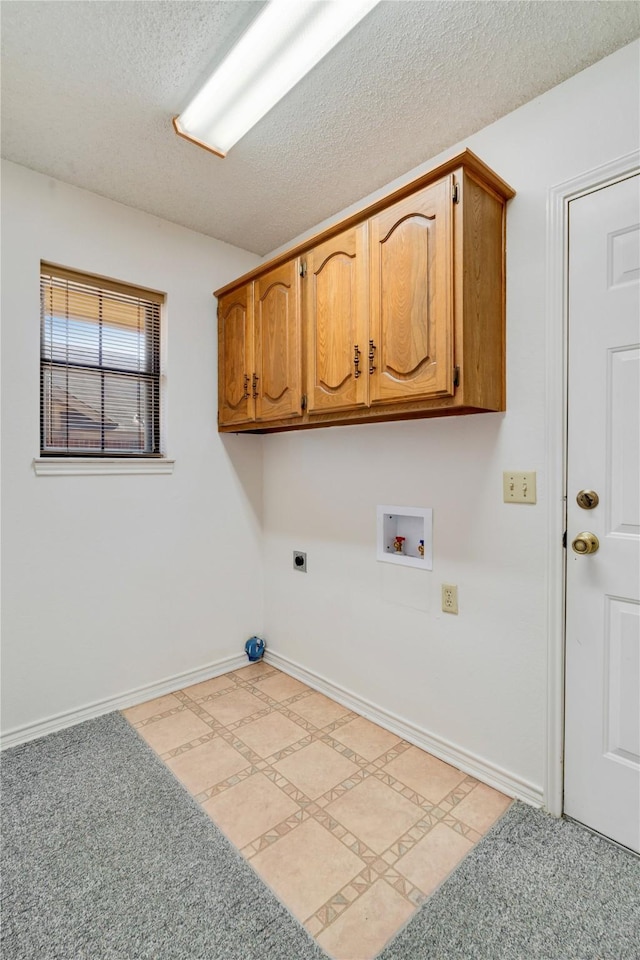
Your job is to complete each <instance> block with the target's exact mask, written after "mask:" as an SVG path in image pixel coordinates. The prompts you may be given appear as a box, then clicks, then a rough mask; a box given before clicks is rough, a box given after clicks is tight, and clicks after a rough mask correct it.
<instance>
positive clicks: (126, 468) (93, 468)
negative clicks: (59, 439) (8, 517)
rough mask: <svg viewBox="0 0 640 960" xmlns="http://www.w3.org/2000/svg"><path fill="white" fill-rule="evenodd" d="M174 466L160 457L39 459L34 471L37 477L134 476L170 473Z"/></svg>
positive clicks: (34, 465) (34, 463) (171, 462)
mask: <svg viewBox="0 0 640 960" xmlns="http://www.w3.org/2000/svg"><path fill="white" fill-rule="evenodd" d="M174 464H175V460H165V459H163V458H161V457H158V458H155V457H154V458H151V457H149V458H148V459H147V458H146V457H100V458H98V457H95V458H94V457H36V458H34V461H33V469H34V471H35V473H36V476H38V477H84V476H94V477H99V476H112V475H115V474H120V475H128V476H131V475H132V474H142V473H146V474H170V473H173V467H174Z"/></svg>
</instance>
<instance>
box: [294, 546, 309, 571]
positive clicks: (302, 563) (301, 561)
mask: <svg viewBox="0 0 640 960" xmlns="http://www.w3.org/2000/svg"><path fill="white" fill-rule="evenodd" d="M293 569H294V570H298V571H299V573H306V572H307V555H306V553H303V552H302V550H294V551H293Z"/></svg>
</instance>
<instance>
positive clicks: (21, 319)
mask: <svg viewBox="0 0 640 960" xmlns="http://www.w3.org/2000/svg"><path fill="white" fill-rule="evenodd" d="M2 175H3V179H2V187H3V196H2V219H3V229H2V281H3V284H2V334H3V340H2V347H3V350H2V359H3V376H2V388H3V401H4V402H3V423H2V427H3V431H2V454H3V457H2V460H3V471H2V480H3V487H2V492H3V527H2V548H3V594H2V600H3V610H2V613H3V637H2V639H3V659H2V666H3V730H5V731H6V730H9V729H12V728H14V727H21V726H23V725H25V724H28V723H33V722H35V721H41V720H45V719H47V718H49V717H51V716H52V715H55V714H57V713H60V712H65V711H70V710H76V709H78V708H80V707H83V706H85V705H87V704H91V703H93V702H94V701H99V700H102V699H105V698H109V697H115V696H119V695H122V694H124V693H126V692H127V691H129V690H132V689H135V688H137V687H140V686H143V685H146V684H150V683H154V682H157V681H161V680H162V679H164V678H166V677H170V676H173V675H175V674H178V673H181V672H184V671H188V670H193V669H196V668H198V667H202V666H204V665H206V664H209V663H212V662H213V661H216V660H218V659H219V658H221V657H224V656H227V655H231V654H236V653H238V654H240V653H242V646H243V644H244V641H245V639H246V638H247V637H248V636H251V635H252V634H253V633H255V632H258V631H260V629H261V627H262V625H263V624H262V617H263V606H262V571H261V556H260V542H261V522H262V518H261V511H262V456H261V442H260V441H259V440H258V442H255V440H254V441H253V442H252V441H250V442H249V443H246V442H245V439H246V438H241V437H240V438H238V437H228V438H224V439H223V438H221V437H219V436H218V434H217V431H216V419H215V418H216V405H217V398H216V373H215V371H216V342H215V330H216V324H215V301H214V300H213V298H212V291H213V290H214V289H215V288H217V287H218V286H220V285H222V284H223V283H225V282H226V281H228V280H231V279H232V278H233V277H234V276H237V275H239V274H240V273H243V272H244V271H246V270H248V269H250V268H251V267H252V266H254V265H255V263H257V262H258V258H257V257H255V256H254V255H252V254H249V253H246V252H244V251H242V250H239V249H237V248H235V247H231V246H229V245H228V244H224V243H221V242H218V241H216V240H212V239H210V238H207V237H204V236H201V235H199V234H197V233H194V232H192V231H189V230H185V229H183V228H182V227H178V226H176V225H174V224H171V223H167V222H166V221H163V220H159V219H157V218H155V217H151V216H148V215H147V214H143V213H140V212H138V211H135V210H132V209H130V208H128V207H125V206H122V205H121V204H117V203H113V202H112V201H110V200H105V199H103V198H101V197H98V196H95V195H94V194H91V193H87V192H86V191H83V190H79V189H77V188H75V187H70V186H68V185H66V184H63V183H60V182H57V181H54V180H51V179H48V178H46V177H43V176H41V175H40V174H36V173H34V172H32V171H30V170H27V169H25V168H24V167H20V166H17V165H15V164H11V163H3V165H2ZM40 259H44V260H48V261H52V262H53V263H58V264H63V265H65V266H69V267H74V268H76V269H79V270H84V271H86V272H89V273H97V274H101V275H103V276H108V277H114V278H116V279H119V280H123V281H129V282H131V283H134V284H139V285H141V286H147V287H150V288H152V289H156V290H161V291H164V292H165V293H166V295H167V303H166V321H167V337H166V353H167V366H166V373H167V379H166V401H167V404H166V433H167V441H168V443H167V453H168V455H169V456H170V457H175V460H176V465H175V472H174V474H173V475H172V476H134V477H123V476H112V477H104V476H90V477H69V478H66V477H36V476H35V474H34V471H33V468H32V459H33V458H34V457H35V456H38V453H39V399H38V397H39V393H38V390H39V388H38V375H39V264H40ZM256 439H257V438H256Z"/></svg>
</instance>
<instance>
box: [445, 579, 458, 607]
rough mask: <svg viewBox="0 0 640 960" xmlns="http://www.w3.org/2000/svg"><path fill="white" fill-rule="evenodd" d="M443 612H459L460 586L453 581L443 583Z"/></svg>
mask: <svg viewBox="0 0 640 960" xmlns="http://www.w3.org/2000/svg"><path fill="white" fill-rule="evenodd" d="M442 612H443V613H457V612H458V588H457V586H456V585H455V584H453V583H443V584H442Z"/></svg>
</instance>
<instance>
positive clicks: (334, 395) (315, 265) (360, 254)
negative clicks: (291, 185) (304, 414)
mask: <svg viewBox="0 0 640 960" xmlns="http://www.w3.org/2000/svg"><path fill="white" fill-rule="evenodd" d="M306 259H307V277H306V280H305V284H306V290H305V297H306V299H305V306H306V314H305V315H306V319H307V323H306V331H307V337H308V344H307V361H308V391H307V392H308V404H309V410H310V412H314V411H320V410H343V409H349V408H351V407H358V406H363V405H365V404H366V403H367V395H368V382H367V380H368V377H367V351H368V337H367V330H368V290H367V266H368V265H367V225H366V224H361V225H360V226H358V227H355V228H353V229H352V230H347V231H345V232H344V233H341V234H339V236H337V237H333V238H332V239H331V240H327V242H326V243H323V244H321V246H319V247H316V248H315V249H313V250H311V251H310V252H309V253H308V254H307V258H306ZM356 351H357V358H358V363H357V364H356V363H355V362H354V361H355V359H356Z"/></svg>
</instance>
